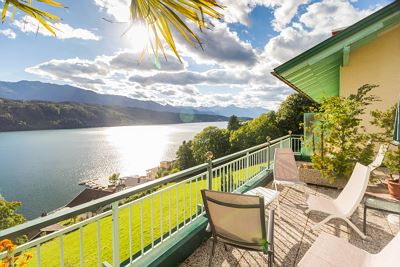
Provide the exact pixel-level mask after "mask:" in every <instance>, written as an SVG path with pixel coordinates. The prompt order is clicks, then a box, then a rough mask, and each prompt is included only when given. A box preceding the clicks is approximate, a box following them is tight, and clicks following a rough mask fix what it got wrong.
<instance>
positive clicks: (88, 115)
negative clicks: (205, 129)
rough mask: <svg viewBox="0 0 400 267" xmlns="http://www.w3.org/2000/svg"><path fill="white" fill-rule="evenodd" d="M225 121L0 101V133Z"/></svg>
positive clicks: (200, 116) (203, 116)
mask: <svg viewBox="0 0 400 267" xmlns="http://www.w3.org/2000/svg"><path fill="white" fill-rule="evenodd" d="M227 120H228V118H227V117H223V116H217V115H207V114H183V113H180V114H178V113H172V112H159V111H153V110H148V109H141V108H131V107H119V106H106V105H91V104H81V103H72V102H59V103H55V102H45V101H21V100H8V99H1V98H0V131H22V130H44V129H71V128H88V127H106V126H123V125H146V124H168V123H183V122H210V121H227Z"/></svg>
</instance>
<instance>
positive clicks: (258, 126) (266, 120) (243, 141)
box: [230, 111, 281, 152]
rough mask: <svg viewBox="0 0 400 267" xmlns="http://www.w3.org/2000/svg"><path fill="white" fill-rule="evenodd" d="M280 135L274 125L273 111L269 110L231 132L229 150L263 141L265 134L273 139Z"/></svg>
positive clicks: (240, 148)
mask: <svg viewBox="0 0 400 267" xmlns="http://www.w3.org/2000/svg"><path fill="white" fill-rule="evenodd" d="M280 135H281V133H280V130H279V129H278V127H277V125H276V116H275V112H274V111H270V112H268V113H265V114H262V115H260V116H259V117H257V118H255V119H253V120H252V121H249V122H247V123H246V124H244V125H243V126H242V127H240V129H238V130H237V131H234V132H232V133H231V136H230V143H231V152H236V151H239V150H243V149H246V148H249V147H252V146H255V145H259V144H262V143H265V142H266V141H267V136H269V137H271V138H272V139H274V138H277V137H279V136H280Z"/></svg>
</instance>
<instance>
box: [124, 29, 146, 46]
mask: <svg viewBox="0 0 400 267" xmlns="http://www.w3.org/2000/svg"><path fill="white" fill-rule="evenodd" d="M149 37H150V35H149V31H148V29H147V26H145V25H144V24H142V23H133V24H132V26H130V28H129V30H128V31H127V32H126V34H125V37H124V38H125V40H126V41H127V42H128V46H129V47H131V49H132V50H134V51H142V50H143V49H144V48H146V45H147V44H148V42H149Z"/></svg>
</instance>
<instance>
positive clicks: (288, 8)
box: [271, 0, 310, 31]
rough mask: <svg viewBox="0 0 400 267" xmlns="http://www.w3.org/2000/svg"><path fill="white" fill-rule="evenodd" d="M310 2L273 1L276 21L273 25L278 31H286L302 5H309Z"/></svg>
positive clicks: (295, 0) (298, 0)
mask: <svg viewBox="0 0 400 267" xmlns="http://www.w3.org/2000/svg"><path fill="white" fill-rule="evenodd" d="M309 1H310V0H278V1H271V2H273V3H272V4H271V6H272V7H274V8H275V10H274V17H275V18H274V20H273V21H272V25H273V27H274V29H275V30H276V31H281V30H282V29H284V28H285V27H286V26H287V25H288V24H289V23H290V22H291V21H292V19H293V17H294V16H295V15H296V13H297V10H298V8H299V6H300V5H303V4H306V3H308V2H309Z"/></svg>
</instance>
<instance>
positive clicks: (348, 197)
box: [306, 163, 371, 239]
mask: <svg viewBox="0 0 400 267" xmlns="http://www.w3.org/2000/svg"><path fill="white" fill-rule="evenodd" d="M370 173H371V170H370V168H369V167H367V166H364V165H362V164H360V163H357V164H356V166H355V167H354V170H353V173H352V174H351V177H350V179H349V181H348V182H347V184H346V186H345V187H344V188H343V190H342V192H341V193H340V194H339V196H338V197H337V198H336V199H327V198H324V197H318V196H314V195H308V196H307V205H308V209H307V210H306V213H309V212H310V211H312V210H315V211H320V212H323V213H326V214H329V215H328V217H326V218H325V219H323V220H322V221H321V222H319V223H318V224H316V225H314V226H313V227H312V230H315V229H317V228H319V227H320V226H321V225H323V224H325V223H327V222H328V221H330V220H331V219H334V218H339V219H342V220H344V221H345V222H346V223H347V224H348V225H349V226H350V227H351V228H353V230H354V231H356V232H357V233H358V234H359V235H360V236H361V238H362V239H365V238H366V235H364V234H363V233H362V232H361V231H360V229H358V228H357V226H355V225H354V224H353V223H352V222H351V221H350V219H349V218H350V216H351V215H352V214H353V213H354V211H355V210H356V209H357V207H358V205H359V204H360V202H361V200H362V198H363V196H364V194H365V191H366V190H367V185H368V180H369V175H370Z"/></svg>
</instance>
